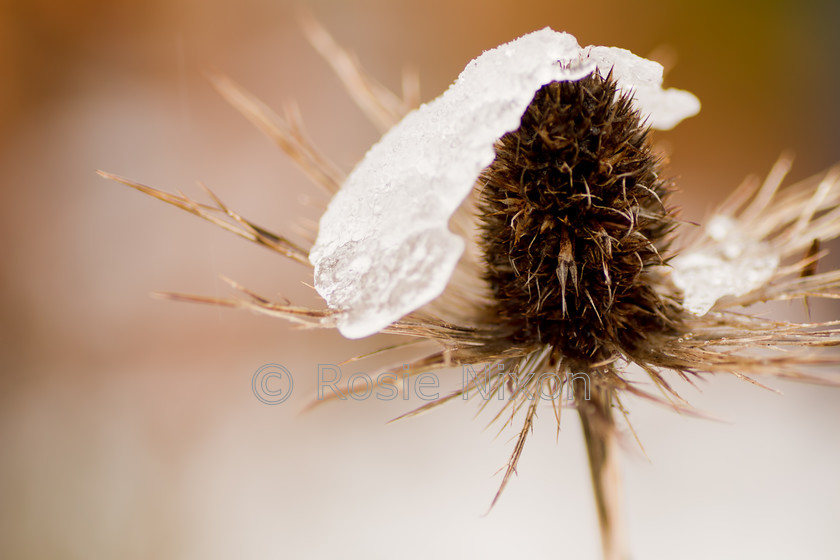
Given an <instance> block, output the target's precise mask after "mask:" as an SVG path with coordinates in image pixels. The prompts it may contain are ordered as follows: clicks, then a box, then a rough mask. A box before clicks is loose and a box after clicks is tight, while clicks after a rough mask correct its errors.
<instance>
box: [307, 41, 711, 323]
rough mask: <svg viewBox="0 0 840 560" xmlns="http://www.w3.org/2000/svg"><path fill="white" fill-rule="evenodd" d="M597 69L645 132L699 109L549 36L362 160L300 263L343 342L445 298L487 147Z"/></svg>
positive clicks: (615, 56) (501, 60) (423, 110)
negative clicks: (552, 93) (644, 116)
mask: <svg viewBox="0 0 840 560" xmlns="http://www.w3.org/2000/svg"><path fill="white" fill-rule="evenodd" d="M596 65H598V68H599V71H601V72H602V73H605V72H608V71H609V68H612V67H613V66H614V67H615V75H616V77H617V78H618V79H619V85H620V87H621V88H623V89H624V90H626V91H632V92H633V93H634V95H635V98H636V100H637V102H638V103H639V107H640V108H642V110H644V111H645V112H646V113H649V114H650V115H651V124H652V125H655V126H662V127H665V128H667V127H670V126H673V124H675V123H676V122H677V121H679V120H680V119H682V118H685V117H689V116H691V115H693V114H695V113H696V112H697V111H698V110H699V102H697V100H696V98H695V97H694V96H693V95H691V94H690V93H687V92H681V91H677V90H665V91H663V90H662V89H661V84H662V67H661V66H660V65H658V64H656V63H654V62H650V61H647V60H644V59H642V58H639V57H636V56H635V55H633V54H632V53H630V52H628V51H625V50H622V49H611V48H605V47H593V48H587V49H581V48H580V47H579V46H578V44H577V41H576V40H575V38H574V37H572V36H571V35H569V34H566V33H558V32H555V31H552V30H551V29H548V28H545V29H542V30H540V31H536V32H534V33H531V34H529V35H525V36H523V37H520V38H519V39H516V40H515V41H512V42H510V43H507V44H504V45H502V46H500V47H497V48H495V49H493V50H490V51H487V52H485V53H484V54H482V55H481V56H479V57H478V58H476V59H475V60H473V61H472V62H470V63H469V64H468V65H467V67H466V68H465V69H464V71H463V72H462V73H461V75H460V76H459V77H458V79H457V80H456V81H455V83H454V84H452V85H451V86H450V87H449V89H448V90H447V91H446V92H445V93H444V94H443V95H442V96H440V97H438V98H437V99H435V100H434V101H431V102H430V103H428V104H425V105H423V106H421V107H420V108H418V109H417V110H415V111H413V112H411V113H410V114H408V115H407V116H406V117H405V118H404V119H403V120H402V121H401V122H400V123H399V124H397V125H396V126H395V127H394V128H393V129H391V130H390V131H389V132H387V133H386V134H385V135H384V136H383V137H382V139H381V140H380V141H379V142H378V143H377V144H376V145H374V146H373V147H372V148H371V149H370V150H369V151H368V153H367V155H366V156H365V157H364V159H363V160H362V161H361V162H360V163H359V164H358V165H357V166H356V168H355V169H354V170H353V172H352V173H351V174H350V176H349V177H348V178H347V181H346V182H345V184H344V185H343V186H342V188H341V190H340V191H339V192H338V194H336V196H335V197H334V198H333V200H332V201H331V203H330V205H329V208H328V209H327V211H326V212H325V213H324V215H323V216H322V218H321V222H320V228H319V234H318V239H317V241H316V243H315V246H314V247H313V248H312V251H311V253H310V256H309V258H310V261H311V262H312V264H313V265H314V266H315V288H316V289H317V290H318V293H319V294H321V296H322V297H323V298H324V299H325V300H326V301H327V304H328V305H329V306H330V308H333V309H337V310H340V311H341V312H342V313H341V315H340V316H339V319H338V328H339V330H340V331H341V333H342V334H343V335H345V336H347V337H349V338H361V337H364V336H368V335H371V334H374V333H376V332H378V331H379V330H381V329H383V328H384V327H386V326H388V325H389V324H391V323H393V322H394V321H396V320H398V319H400V318H401V317H403V316H404V315H406V314H408V313H410V312H412V311H414V310H416V309H418V308H420V307H422V306H423V305H425V304H426V303H428V302H430V301H431V300H433V299H434V298H436V297H437V296H438V295H440V294H441V293H442V292H443V290H444V289H445V288H446V285H447V283H448V282H449V279H450V277H451V275H452V272H453V270H454V269H455V266H456V264H457V262H458V259H459V258H460V256H461V254H462V253H463V250H464V241H463V240H462V239H461V238H460V237H458V236H457V235H455V234H453V233H451V232H450V231H449V229H448V227H447V224H448V222H449V219H450V217H451V216H452V214H453V213H454V212H455V210H456V209H457V208H458V206H459V205H460V204H461V202H463V200H464V199H465V198H466V196H467V195H468V194H469V192H470V190H471V189H472V187H473V185H474V183H475V181H476V179H477V178H478V175H479V174H480V172H481V170H482V169H484V168H485V167H487V166H488V165H489V164H490V163H492V161H493V158H494V157H495V153H494V151H493V145H494V144H495V142H496V140H498V139H499V138H500V137H501V136H502V135H504V134H505V133H506V132H509V131H512V130H515V129H516V128H518V127H519V121H520V119H521V117H522V115H523V113H524V112H525V110H526V109H527V107H528V105H529V104H530V102H531V100H532V99H533V97H534V94H535V93H536V92H537V90H539V88H540V87H542V86H543V85H545V84H547V83H549V82H551V81H562V80H578V79H580V78H582V77H584V76H586V75H587V74H589V73H590V72H592V71H593V70H594V69H595V67H596Z"/></svg>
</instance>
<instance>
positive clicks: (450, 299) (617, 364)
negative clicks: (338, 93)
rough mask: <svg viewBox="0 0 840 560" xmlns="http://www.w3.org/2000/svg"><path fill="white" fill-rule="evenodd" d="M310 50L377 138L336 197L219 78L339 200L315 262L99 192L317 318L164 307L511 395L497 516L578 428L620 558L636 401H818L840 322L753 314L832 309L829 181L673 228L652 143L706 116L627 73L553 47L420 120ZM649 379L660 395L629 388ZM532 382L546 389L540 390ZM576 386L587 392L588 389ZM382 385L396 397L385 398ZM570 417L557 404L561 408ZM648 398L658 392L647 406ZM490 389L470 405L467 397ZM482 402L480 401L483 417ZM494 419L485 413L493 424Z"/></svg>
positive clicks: (782, 167)
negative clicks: (276, 266)
mask: <svg viewBox="0 0 840 560" xmlns="http://www.w3.org/2000/svg"><path fill="white" fill-rule="evenodd" d="M305 29H306V31H307V34H308V36H309V38H310V40H311V42H312V44H313V45H314V46H315V47H316V49H317V50H318V51H320V52H321V54H323V55H324V57H325V58H326V60H327V61H328V62H329V63H330V64H331V65H332V66H333V68H334V69H335V70H336V72H337V73H338V74H339V76H340V77H341V78H342V80H343V82H344V84H345V86H346V88H347V90H348V92H349V93H350V94H351V96H352V97H353V99H354V100H355V101H356V102H357V104H358V105H359V106H360V108H361V109H362V110H363V111H364V112H365V113H366V114H367V115H368V116H369V117H370V119H371V121H372V122H373V123H374V124H375V125H377V126H379V127H380V128H382V129H383V131H385V132H384V135H383V136H382V138H381V140H379V142H377V143H376V144H375V145H374V146H373V147H372V148H371V149H370V150H369V151H368V153H367V155H366V156H365V157H364V159H363V160H362V161H361V162H359V164H358V165H357V166H356V167H355V168H354V169H353V170H352V171H351V172H350V173H349V174H348V175H345V174H344V172H343V171H342V170H340V169H339V168H338V167H337V166H336V165H334V164H332V163H331V162H330V161H329V159H328V158H327V157H326V156H325V155H324V154H323V153H321V152H320V151H319V150H318V149H317V148H316V147H315V146H314V145H313V144H312V143H311V142H310V141H309V140H308V139H307V137H306V135H305V133H304V132H303V128H302V125H301V123H300V120H299V118H298V117H297V115H296V114H295V113H293V112H288V113H287V114H286V116H285V118H280V117H278V116H277V115H275V114H274V113H272V112H271V110H270V109H268V108H267V107H265V106H264V105H262V104H261V103H260V102H259V101H257V100H256V99H254V98H253V97H251V96H250V95H248V94H247V93H245V92H244V91H243V90H241V89H240V88H238V87H237V86H236V85H235V84H233V82H231V81H230V80H228V79H226V78H218V77H217V78H214V82H215V85H216V87H217V88H218V89H219V91H220V92H221V93H222V94H223V95H224V96H225V97H226V98H227V99H228V100H229V101H230V102H231V103H232V104H233V105H234V106H235V107H236V108H237V109H239V110H240V111H241V112H242V113H243V114H244V115H245V116H246V117H247V118H249V119H250V120H251V121H252V122H254V123H255V124H256V125H257V126H258V127H259V128H260V129H262V130H263V131H264V132H265V133H266V134H267V135H268V136H269V137H271V138H272V139H273V140H274V141H275V142H276V143H277V144H278V145H279V146H280V148H281V149H282V150H283V151H284V152H286V153H287V154H288V155H289V156H290V157H291V158H292V159H293V160H294V161H295V162H297V163H298V164H299V165H300V167H301V168H302V169H303V170H304V171H305V172H306V173H307V174H308V175H309V176H310V177H311V178H312V179H313V181H314V183H315V184H316V185H318V186H319V187H321V188H323V189H325V190H326V191H327V192H328V193H330V194H332V195H334V196H333V198H332V201H331V202H330V204H329V207H328V209H327V210H326V212H325V213H324V215H323V217H322V218H321V221H320V225H319V231H318V236H317V240H316V242H315V244H314V245H313V246H312V247H303V246H300V245H298V244H296V243H294V242H292V241H291V240H289V239H288V238H286V237H285V236H283V235H281V234H278V233H272V232H270V231H268V230H266V229H264V228H262V227H260V226H258V225H257V224H255V223H253V222H251V221H249V220H247V219H245V218H243V217H242V216H240V215H239V214H237V213H236V212H234V211H233V210H231V209H230V208H228V207H227V206H226V205H225V204H224V203H223V202H222V201H221V200H219V199H218V198H217V197H216V196H215V195H213V194H212V193H210V192H209V191H208V195H209V196H210V198H211V203H210V204H205V203H200V202H197V201H195V200H193V199H190V198H188V197H186V196H184V195H182V194H170V193H166V192H163V191H160V190H158V189H155V188H152V187H148V186H145V185H142V184H139V183H137V182H134V181H131V180H128V179H123V178H119V177H116V176H114V175H110V174H107V173H102V174H103V175H104V176H106V177H108V178H111V179H115V180H117V181H119V182H121V183H124V184H126V185H128V186H131V187H134V188H136V189H138V190H140V191H142V192H144V193H146V194H149V195H151V196H153V197H155V198H158V199H161V200H163V201H165V202H168V203H170V204H173V205H175V206H178V207H180V208H182V209H184V210H186V211H188V212H190V213H192V214H195V215H197V216H199V217H202V218H204V219H205V220H208V221H211V222H213V223H215V224H217V225H219V226H221V227H223V228H225V229H227V230H229V231H231V232H233V233H236V234H237V235H240V236H242V237H244V238H246V239H248V240H250V241H253V242H255V243H258V244H261V245H263V246H265V247H267V248H269V249H272V250H273V251H275V252H277V253H280V254H281V255H283V256H284V257H287V258H290V259H292V260H294V261H297V262H299V263H302V264H304V265H307V266H310V267H311V269H312V271H313V277H314V286H315V289H316V290H317V291H318V293H319V294H320V295H321V296H322V298H323V300H324V302H325V304H324V306H322V307H320V308H308V307H300V306H294V305H291V304H288V303H276V302H273V301H271V300H270V299H268V298H265V297H262V296H260V295H258V294H255V293H253V292H251V291H249V290H247V289H246V288H244V287H242V286H239V285H237V284H234V288H235V289H236V290H238V291H239V292H240V295H238V296H236V297H231V298H215V297H202V296H192V295H183V294H169V296H170V297H172V298H173V299H178V300H184V301H193V302H206V303H212V304H216V305H223V306H228V307H237V308H245V309H251V310H256V311H258V312H261V313H265V314H268V315H271V316H276V317H281V318H284V319H287V320H289V321H292V322H294V323H296V324H298V325H301V326H304V327H314V328H335V329H338V330H339V331H340V332H341V333H342V334H343V335H344V336H346V337H348V338H354V339H355V338H362V337H367V336H370V335H374V334H377V333H391V334H398V335H403V336H405V337H409V338H410V339H411V340H414V341H434V342H435V343H436V349H435V350H434V351H432V352H430V353H428V354H426V355H422V356H421V357H419V358H418V359H416V360H415V361H413V362H412V363H411V364H409V365H408V366H407V373H408V375H409V376H411V375H420V374H422V373H424V372H429V371H437V370H441V369H445V368H448V367H450V366H462V367H469V368H472V370H473V371H477V372H479V374H478V375H476V376H474V377H472V378H471V379H470V381H469V382H468V383H465V384H464V386H463V387H462V388H461V389H459V390H458V391H455V392H453V393H451V394H449V395H445V396H442V397H440V398H439V399H437V400H435V401H432V402H430V403H427V404H425V405H424V406H423V407H421V408H420V409H417V410H415V411H411V412H409V413H407V414H406V416H408V415H411V414H414V413H416V412H420V411H423V410H427V409H430V408H433V407H435V406H438V405H440V404H442V403H444V402H446V401H450V400H454V399H458V398H460V397H462V396H466V395H474V394H479V393H480V394H484V395H485V396H487V395H490V396H495V395H500V394H503V393H504V392H505V391H506V389H509V388H510V386H511V385H512V384H513V383H514V382H515V383H516V385H515V386H516V390H515V391H513V392H510V391H508V396H507V398H506V400H505V401H504V408H503V410H502V411H501V412H499V414H498V415H497V416H496V417H497V418H499V417H502V416H508V418H507V420H505V423H506V424H510V423H511V422H513V421H514V419H517V418H521V419H522V424H521V428H520V431H519V435H518V438H517V439H516V443H515V445H514V449H513V452H512V455H511V458H510V461H509V463H508V465H507V468H506V469H505V474H504V477H503V479H502V482H501V485H500V488H499V492H498V493H497V495H496V497H495V498H494V500H493V503H495V502H496V500H497V499H498V497H499V495H500V494H501V492H502V490H503V489H504V487H505V486H506V484H507V483H508V481H509V479H510V477H511V475H512V474H513V473H514V472H515V469H516V465H517V462H518V460H519V457H520V455H521V453H522V451H523V448H524V444H525V441H526V438H527V437H528V434H529V433H530V432H531V430H532V429H533V423H534V420H535V418H536V416H537V411H538V410H539V409H540V408H541V407H550V409H552V410H553V412H554V415H555V417H556V419H557V422H558V425H559V421H560V412H561V407H563V406H569V407H572V408H574V409H576V411H577V413H578V415H579V416H580V419H581V423H582V426H583V433H584V438H585V442H586V447H587V451H588V455H589V462H590V469H591V475H592V481H593V487H594V491H595V499H596V505H597V511H598V519H599V524H600V527H601V535H602V547H603V553H604V557H605V558H607V559H617V558H625V557H626V556H627V552H626V549H625V542H624V536H623V529H622V522H621V515H620V482H619V477H618V466H617V449H618V445H617V439H618V432H617V426H618V421H617V417H618V416H624V418H625V420H626V409H625V407H624V404H623V400H622V399H623V398H624V397H625V395H635V396H639V397H643V398H645V399H649V400H651V401H654V402H657V403H661V404H664V405H666V406H668V407H671V408H673V409H675V410H677V411H686V412H695V411H694V410H693V409H692V408H691V407H690V405H689V404H688V403H687V402H686V401H685V400H683V399H682V398H681V397H680V395H679V394H677V392H676V391H675V390H674V389H673V388H672V382H673V380H675V379H681V380H684V381H688V382H692V380H694V379H695V378H698V377H701V376H704V375H707V374H726V375H734V376H736V377H738V378H740V379H743V380H746V381H749V382H752V383H756V384H761V381H760V379H761V378H764V377H767V376H776V377H781V378H789V379H798V380H807V381H817V382H825V383H828V382H829V381H828V380H826V379H824V378H822V377H820V371H819V369H818V368H819V367H820V366H826V365H831V364H834V365H836V364H837V363H838V360H837V357H836V354H833V355H832V354H826V353H823V352H820V351H819V349H820V348H821V347H829V346H836V345H838V344H840V328H838V325H840V321H832V322H822V323H811V322H808V323H805V322H791V321H785V320H780V319H779V320H773V319H767V318H763V317H760V316H758V315H757V314H755V313H754V312H751V309H752V306H754V305H755V304H758V303H762V302H769V301H780V300H797V299H798V300H803V301H806V302H807V300H806V298H810V299H811V300H815V299H817V298H837V297H840V290H838V288H840V271H821V272H818V269H817V266H816V265H817V262H818V261H819V260H820V258H821V257H823V256H824V254H825V252H824V251H821V250H820V246H821V245H820V244H821V243H822V242H824V241H826V240H829V239H832V238H834V237H837V236H838V235H840V171H839V170H833V171H830V172H829V173H827V174H825V175H824V176H820V177H815V178H813V179H809V180H806V181H804V182H802V183H799V184H796V185H792V186H788V187H785V188H781V185H782V183H783V182H784V178H785V175H786V173H787V172H788V170H789V168H790V163H791V162H790V159H789V158H782V159H781V160H780V161H779V162H778V163H777V164H776V165H775V166H774V167H773V169H772V170H771V172H770V174H769V175H768V177H767V178H766V180H765V181H764V182H763V183H758V184H753V183H749V182H747V183H745V184H744V185H742V186H741V187H740V188H738V189H737V190H735V191H734V192H733V194H732V195H731V196H730V197H729V199H728V200H727V201H725V202H724V203H723V204H722V205H721V206H720V207H719V208H718V209H717V211H716V212H714V213H713V214H712V215H711V216H710V217H709V219H708V220H707V221H706V223H705V225H702V226H700V227H698V226H697V225H696V224H686V223H683V222H681V221H680V220H679V218H678V216H677V212H676V211H675V209H674V208H673V207H672V206H671V205H670V203H669V196H670V195H671V193H672V192H673V191H674V189H675V185H674V182H673V181H672V180H671V179H669V178H668V174H667V172H666V170H665V169H664V164H663V158H662V156H661V155H660V154H658V153H657V152H656V150H655V147H654V144H653V143H652V140H651V135H652V132H651V131H652V129H669V128H672V127H673V126H675V125H677V124H678V123H679V122H680V121H681V120H682V119H685V118H687V117H691V116H693V115H695V114H696V113H697V112H698V111H699V109H700V104H699V102H698V100H697V99H696V98H695V97H694V96H693V95H692V94H690V93H688V92H685V91H681V90H677V89H664V88H663V87H662V82H663V69H662V67H661V66H660V65H659V64H657V63H655V62H651V61H648V60H645V59H643V58H640V57H638V56H636V55H634V54H632V53H630V52H629V51H626V50H623V49H618V48H607V47H585V48H581V47H580V46H578V44H577V41H576V40H575V38H574V37H572V36H571V35H569V34H567V33H559V32H556V31H553V30H551V29H548V28H546V29H542V30H540V31H536V32H534V33H531V34H528V35H525V36H523V37H520V38H519V39H516V40H514V41H512V42H510V43H507V44H504V45H502V46H500V47H497V48H495V49H492V50H489V51H486V52H485V53H484V54H482V55H481V56H479V57H478V58H476V59H475V60H473V61H472V62H470V63H469V64H468V65H467V67H466V68H465V69H464V71H463V72H462V73H461V75H460V76H459V77H458V79H457V80H456V81H455V82H454V83H453V84H452V85H451V86H450V88H449V89H448V90H447V91H446V92H445V93H443V94H442V95H441V96H440V97H438V98H437V99H435V100H433V101H431V102H429V103H426V104H424V105H419V102H418V101H417V96H416V94H414V93H413V92H415V91H417V88H416V87H414V86H413V85H412V82H411V80H407V82H406V83H407V87H406V88H405V92H406V93H405V94H404V95H403V96H402V97H401V96H398V95H396V94H394V93H392V92H390V91H389V90H387V89H386V88H385V87H383V86H382V85H380V84H379V83H378V82H376V81H375V80H374V79H372V78H371V77H370V76H368V75H367V74H366V73H365V72H364V71H363V70H362V69H361V68H360V66H359V65H358V64H357V63H356V62H355V59H354V58H352V57H351V56H349V55H348V53H347V52H346V51H344V50H343V49H341V48H340V47H339V46H338V45H337V44H336V43H335V42H334V41H333V39H332V38H331V36H330V35H329V34H328V33H327V32H326V31H325V30H324V29H323V28H321V27H320V26H318V25H317V24H316V23H314V22H312V21H308V22H306V24H305ZM631 368H634V369H636V370H640V371H641V372H643V374H644V375H645V376H646V377H647V378H648V380H649V383H648V384H646V385H640V384H639V383H636V382H634V381H633V379H632V378H631V376H630V375H628V371H629V370H630V369H631ZM534 373H539V374H548V375H533V374H534ZM579 376H585V377H586V379H587V380H588V382H587V383H575V382H574V380H575V378H576V377H579ZM380 379H382V381H380V382H381V383H396V382H398V380H397V379H395V378H394V377H391V376H383V377H381V378H380ZM564 387H566V388H567V389H569V391H570V394H571V395H572V399H571V402H562V400H563V399H562V395H563V392H564V391H563V388H564ZM651 387H652V389H651ZM479 388H480V389H481V391H477V389H479ZM488 400H489V399H488ZM486 404H487V401H485V403H484V405H486Z"/></svg>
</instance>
